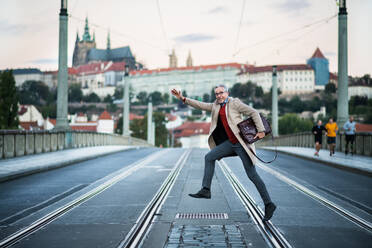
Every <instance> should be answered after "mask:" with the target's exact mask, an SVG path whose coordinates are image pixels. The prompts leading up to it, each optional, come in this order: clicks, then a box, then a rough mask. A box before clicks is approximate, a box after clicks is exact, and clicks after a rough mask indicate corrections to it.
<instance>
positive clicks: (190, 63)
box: [186, 51, 192, 67]
mask: <svg viewBox="0 0 372 248" xmlns="http://www.w3.org/2000/svg"><path fill="white" fill-rule="evenodd" d="M186 66H187V67H191V66H192V57H191V51H189V56H187V60H186Z"/></svg>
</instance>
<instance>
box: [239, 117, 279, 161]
mask: <svg viewBox="0 0 372 248" xmlns="http://www.w3.org/2000/svg"><path fill="white" fill-rule="evenodd" d="M260 117H261V120H262V123H263V126H264V128H265V136H267V135H269V134H271V127H270V123H269V122H268V121H267V120H266V118H265V117H264V116H263V115H262V114H260ZM238 128H239V131H240V136H241V137H242V139H243V140H244V142H245V143H246V144H247V146H248V148H249V150H250V151H251V152H252V153H253V155H254V156H255V157H256V158H257V159H258V160H260V161H261V162H263V163H271V162H273V161H274V160H275V159H276V158H277V156H278V152H277V150H276V149H275V157H274V159H273V160H271V161H263V160H262V159H260V158H259V157H257V155H256V154H255V153H254V151H253V150H252V148H251V147H250V146H249V145H250V144H253V143H254V142H256V141H257V140H259V139H260V138H258V137H256V138H254V137H255V136H256V134H257V128H256V125H255V124H254V121H253V119H252V117H250V118H248V119H246V120H244V121H242V122H239V123H238ZM271 137H272V140H273V141H274V136H271Z"/></svg>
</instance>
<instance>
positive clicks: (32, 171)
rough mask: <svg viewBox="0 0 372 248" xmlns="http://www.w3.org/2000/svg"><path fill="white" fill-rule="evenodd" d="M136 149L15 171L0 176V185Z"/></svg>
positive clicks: (131, 148)
mask: <svg viewBox="0 0 372 248" xmlns="http://www.w3.org/2000/svg"><path fill="white" fill-rule="evenodd" d="M136 148H137V147H130V148H128V149H125V150H119V151H111V152H107V153H104V154H100V155H90V156H87V157H82V158H77V159H72V160H66V161H61V162H52V163H50V164H48V165H45V166H42V167H39V168H32V169H29V170H27V169H25V170H21V171H17V172H15V173H13V174H9V175H6V176H0V183H2V182H6V181H10V180H13V179H17V178H20V177H24V176H29V175H32V174H36V173H39V172H44V171H50V170H54V169H58V168H62V167H66V166H69V165H71V164H74V163H79V162H83V161H87V160H91V159H94V158H100V157H103V156H106V155H111V154H114V153H118V152H124V151H129V150H133V149H136Z"/></svg>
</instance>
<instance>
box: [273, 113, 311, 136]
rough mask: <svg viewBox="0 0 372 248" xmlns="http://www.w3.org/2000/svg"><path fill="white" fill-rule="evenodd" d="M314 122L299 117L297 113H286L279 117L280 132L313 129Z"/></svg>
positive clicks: (290, 132) (288, 132)
mask: <svg viewBox="0 0 372 248" xmlns="http://www.w3.org/2000/svg"><path fill="white" fill-rule="evenodd" d="M312 126H313V122H312V121H311V120H305V119H301V118H300V117H298V116H297V115H296V114H285V115H284V116H282V117H280V119H279V134H281V135H283V134H294V133H299V132H305V131H311V128H312Z"/></svg>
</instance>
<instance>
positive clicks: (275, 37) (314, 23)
mask: <svg viewBox="0 0 372 248" xmlns="http://www.w3.org/2000/svg"><path fill="white" fill-rule="evenodd" d="M336 16H337V13H336V14H334V15H332V16H329V17H327V18H323V19H321V20H318V21H315V22H313V23H309V24H306V25H304V26H302V27H300V28H297V29H293V30H290V31H287V32H284V33H281V34H278V35H274V36H271V37H269V38H267V39H264V40H261V41H258V42H255V43H252V44H250V45H248V46H245V47H243V48H240V49H239V50H238V51H237V52H235V53H234V54H233V57H235V56H236V55H237V54H239V53H240V52H242V51H243V50H246V49H248V48H252V47H255V46H258V45H261V44H264V43H267V42H269V41H272V40H275V39H278V38H280V37H282V36H285V35H288V34H292V33H296V32H298V31H301V30H304V29H307V28H309V27H312V26H314V25H316V24H318V23H323V22H328V21H330V20H332V19H333V18H335V17H336Z"/></svg>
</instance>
